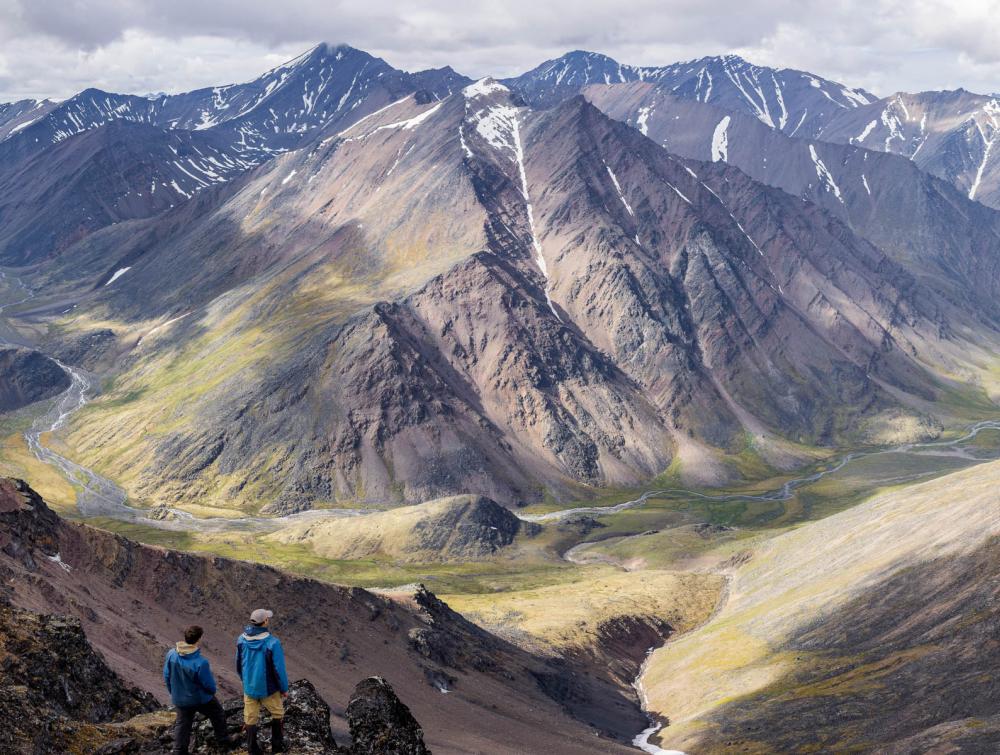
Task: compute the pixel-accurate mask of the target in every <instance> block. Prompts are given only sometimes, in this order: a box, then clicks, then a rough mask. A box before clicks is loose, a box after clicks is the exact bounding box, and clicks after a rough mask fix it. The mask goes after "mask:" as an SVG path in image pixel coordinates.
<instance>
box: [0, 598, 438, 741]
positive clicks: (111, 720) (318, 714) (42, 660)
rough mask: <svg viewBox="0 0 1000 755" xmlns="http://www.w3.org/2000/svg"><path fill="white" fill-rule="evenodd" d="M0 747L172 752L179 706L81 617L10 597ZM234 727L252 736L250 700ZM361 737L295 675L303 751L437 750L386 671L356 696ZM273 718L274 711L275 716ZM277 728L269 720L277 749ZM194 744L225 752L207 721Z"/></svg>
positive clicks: (238, 702) (296, 725)
mask: <svg viewBox="0 0 1000 755" xmlns="http://www.w3.org/2000/svg"><path fill="white" fill-rule="evenodd" d="M0 671H2V674H0V716H3V721H4V725H3V726H2V727H0V751H3V752H4V753H10V755H35V754H36V753H43V752H45V753H47V752H60V753H67V754H69V753H73V754H77V753H78V754H79V755H85V754H86V755H91V754H94V755H138V754H139V753H144V754H147V753H148V755H160V754H161V753H162V754H163V755H166V753H170V752H172V737H173V719H174V715H173V710H172V709H169V708H161V707H159V705H158V704H157V703H156V700H155V698H153V696H152V695H150V694H149V693H147V692H143V691H142V690H139V689H137V688H135V687H130V686H129V685H127V684H126V683H125V682H124V681H123V680H122V679H121V678H120V677H119V676H118V675H117V674H116V673H114V672H113V671H112V670H111V669H110V668H109V667H108V666H107V664H106V663H105V662H104V659H103V658H102V657H101V656H100V655H99V654H98V653H97V652H95V651H94V649H93V648H92V647H91V646H90V643H89V642H88V641H87V638H86V636H85V635H84V633H83V630H82V628H81V626H80V622H79V621H77V620H75V619H70V618H66V617H61V616H52V615H40V614H36V613H33V612H30V611H24V610H19V609H16V608H14V607H12V606H11V605H9V603H7V602H5V601H4V602H0ZM223 709H224V710H225V712H226V720H227V723H228V728H229V735H230V737H231V738H232V739H235V740H237V741H239V740H240V738H241V736H242V733H241V732H242V723H243V700H242V698H240V697H234V698H232V699H228V700H226V701H225V702H224V703H223ZM347 710H348V721H349V723H350V728H351V735H352V739H353V744H352V745H351V746H347V747H341V746H338V745H337V742H336V741H335V740H334V737H333V734H332V732H331V730H330V706H329V705H328V704H327V703H326V701H325V700H323V698H322V697H321V696H320V695H319V693H318V692H317V691H316V688H315V687H314V686H313V685H312V684H311V683H310V682H309V681H307V680H299V681H296V682H293V683H292V684H291V685H290V687H289V693H288V698H287V700H286V701H285V735H286V740H287V744H288V746H289V747H290V748H291V751H292V752H296V753H302V754H303V755H430V750H428V749H427V747H426V746H425V745H424V743H423V733H422V731H421V729H420V726H419V724H418V723H417V722H416V720H415V719H414V718H413V715H412V714H411V713H410V711H409V708H407V707H406V705H404V704H403V703H402V702H401V701H400V699H399V698H398V697H397V696H396V693H395V691H394V690H393V688H392V686H391V685H390V684H389V683H388V682H386V681H385V680H384V679H381V678H371V679H366V680H364V681H362V682H361V683H359V684H358V685H357V687H356V688H355V691H354V694H353V695H352V697H351V700H350V703H349V704H348V708H347ZM265 724H266V718H265ZM269 740H270V727H268V726H262V727H261V742H262V744H263V745H264V747H265V748H267V746H268V744H269ZM190 752H191V753H193V754H195V755H197V754H201V753H216V752H218V750H217V748H216V746H215V744H214V733H213V732H212V730H211V726H210V725H209V722H208V721H207V720H204V719H200V720H199V721H198V722H197V723H196V725H195V727H194V731H193V734H192V741H191V748H190Z"/></svg>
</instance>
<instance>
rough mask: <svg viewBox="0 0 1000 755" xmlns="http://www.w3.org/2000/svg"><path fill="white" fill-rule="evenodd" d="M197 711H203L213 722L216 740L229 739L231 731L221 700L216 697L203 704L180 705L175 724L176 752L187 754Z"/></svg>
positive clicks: (180, 754) (181, 754)
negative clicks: (227, 724)
mask: <svg viewBox="0 0 1000 755" xmlns="http://www.w3.org/2000/svg"><path fill="white" fill-rule="evenodd" d="M195 713H201V714H202V715H203V716H205V717H206V718H207V719H208V720H209V721H211V722H212V729H213V730H214V731H215V739H216V741H218V742H225V741H227V740H228V739H229V731H228V729H227V728H226V712H225V711H224V710H222V706H221V705H220V704H219V701H218V700H216V699H215V698H214V697H213V698H212V699H211V700H209V701H208V702H207V703H202V704H201V705H178V706H177V722H176V723H175V724H174V727H175V728H174V752H175V753H179V755H187V751H188V743H189V742H190V741H191V726H192V725H193V724H194V714H195Z"/></svg>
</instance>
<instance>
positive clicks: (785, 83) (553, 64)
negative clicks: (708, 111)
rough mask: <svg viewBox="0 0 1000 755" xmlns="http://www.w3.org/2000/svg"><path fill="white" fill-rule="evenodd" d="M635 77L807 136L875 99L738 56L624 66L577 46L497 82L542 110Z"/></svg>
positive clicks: (847, 88)
mask: <svg viewBox="0 0 1000 755" xmlns="http://www.w3.org/2000/svg"><path fill="white" fill-rule="evenodd" d="M635 81H648V82H650V83H653V84H655V85H656V86H657V87H659V88H661V89H663V90H664V91H669V92H671V93H672V94H674V95H676V96H678V97H684V98H686V99H692V100H696V101H698V102H705V103H709V104H713V105H716V106H718V107H723V108H727V109H731V110H736V111H740V112H746V113H749V114H751V115H753V116H754V117H756V118H758V119H759V120H760V121H761V122H763V123H765V124H767V125H768V126H770V127H771V128H776V129H778V130H779V131H782V132H784V133H787V134H801V135H813V134H814V133H815V131H816V130H817V129H818V128H819V127H820V126H821V125H822V124H823V123H825V122H826V121H827V120H828V119H829V118H830V117H832V116H833V114H834V113H837V112H838V111H840V110H853V109H855V108H857V107H860V106H863V105H868V104H870V103H872V102H875V101H876V99H877V98H876V97H875V96H874V95H873V94H871V93H869V92H866V91H864V90H863V89H851V88H850V87H847V86H844V85H843V84H839V83H837V82H835V81H829V80H827V79H823V78H821V77H819V76H815V75H813V74H810V73H806V72H804V71H795V70H792V69H789V68H782V69H775V68H767V67H765V66H757V65H754V64H753V63H750V62H748V61H746V60H744V59H743V58H741V57H739V56H738V55H722V56H715V57H705V58H699V59H698V60H692V61H688V62H686V63H675V64H673V65H670V66H631V65H623V64H621V63H619V62H617V61H615V60H613V59H611V58H609V57H607V56H606V55H600V54H598V53H591V52H583V51H579V50H578V51H575V52H571V53H567V54H566V55H563V56H562V57H561V58H557V59H555V60H550V61H547V62H545V63H542V64H541V65H540V66H538V67H536V68H534V69H532V70H530V71H528V72H527V73H524V74H522V75H520V76H518V77H515V78H511V79H506V80H505V81H504V83H506V84H508V85H509V86H510V87H511V88H512V89H514V90H515V91H516V92H518V93H519V94H521V95H522V96H523V97H524V98H525V100H526V101H527V102H528V103H529V104H532V105H536V106H541V107H548V106H551V105H553V104H555V103H556V102H559V101H561V100H563V99H565V98H566V97H567V96H571V95H573V94H576V93H578V92H579V91H580V90H581V89H582V88H584V87H586V86H591V85H595V84H608V85H610V84H625V83H630V82H635Z"/></svg>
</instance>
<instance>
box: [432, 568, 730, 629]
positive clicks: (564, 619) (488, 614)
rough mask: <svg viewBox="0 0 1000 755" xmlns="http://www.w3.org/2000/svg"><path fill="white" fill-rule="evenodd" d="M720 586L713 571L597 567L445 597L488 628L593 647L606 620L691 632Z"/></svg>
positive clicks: (712, 605) (704, 616)
mask: <svg viewBox="0 0 1000 755" xmlns="http://www.w3.org/2000/svg"><path fill="white" fill-rule="evenodd" d="M722 585H723V578H722V577H720V576H718V575H715V574H709V573H694V572H687V573H685V572H668V571H645V572H642V573H641V574H630V573H627V572H621V571H618V570H614V569H608V568H601V567H598V568H594V569H590V568H588V569H581V570H579V574H578V578H577V579H576V580H574V581H573V582H569V583H566V584H559V585H550V586H546V587H539V588H526V589H518V590H510V591H507V592H503V593H497V594H479V595H471V594H451V595H444V596H443V598H444V600H445V602H447V603H448V604H449V605H451V606H452V608H454V609H456V610H457V611H459V612H460V613H463V614H465V616H467V617H468V618H470V619H472V620H473V621H475V622H477V623H478V624H480V625H482V626H484V627H486V628H488V629H491V630H494V631H496V632H499V633H501V634H506V635H508V636H513V637H517V636H518V635H522V634H523V635H527V636H528V637H529V638H531V639H533V640H536V641H538V642H539V643H541V644H542V645H544V646H548V647H554V648H572V647H584V646H588V645H592V644H593V643H594V642H595V641H596V640H597V634H598V632H599V630H600V628H601V625H602V624H604V623H605V622H607V621H610V620H612V619H617V618H623V617H638V618H645V617H650V618H657V619H661V620H663V621H666V622H668V623H669V624H670V625H671V627H673V628H674V629H675V630H676V631H678V632H685V631H688V630H690V629H692V628H693V627H695V626H697V625H698V624H700V623H702V622H703V621H705V620H706V619H707V618H708V617H709V616H710V615H711V613H712V610H713V609H714V608H715V605H716V603H717V602H718V599H719V594H720V591H721V589H722Z"/></svg>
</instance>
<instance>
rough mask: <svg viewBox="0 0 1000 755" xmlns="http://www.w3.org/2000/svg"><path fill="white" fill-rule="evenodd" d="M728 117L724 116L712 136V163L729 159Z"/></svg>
mask: <svg viewBox="0 0 1000 755" xmlns="http://www.w3.org/2000/svg"><path fill="white" fill-rule="evenodd" d="M728 130H729V116H728V115H727V116H724V117H723V119H722V120H721V121H719V123H718V125H717V126H716V127H715V132H714V133H713V134H712V162H714V163H715V162H719V161H720V160H721V161H722V162H726V161H727V160H728V159H729V131H728Z"/></svg>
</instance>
